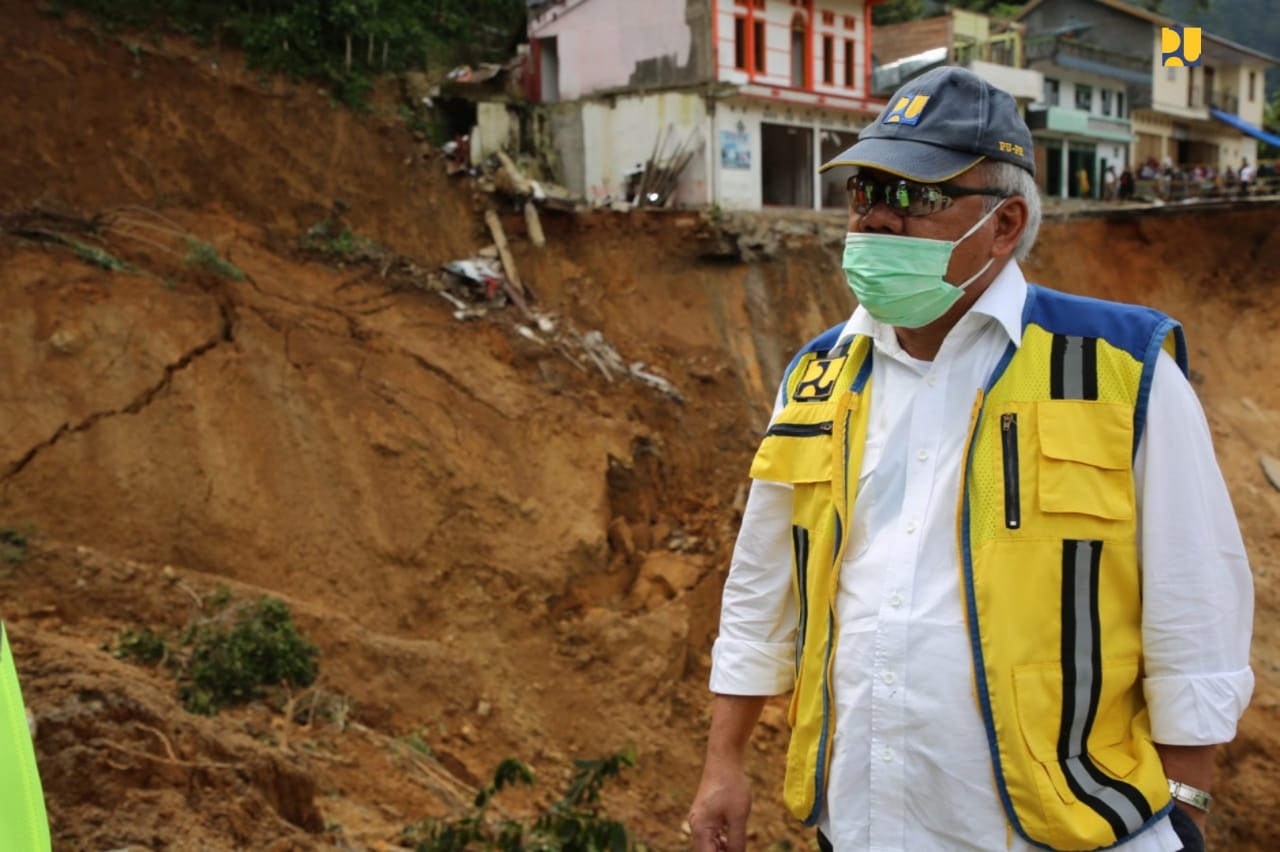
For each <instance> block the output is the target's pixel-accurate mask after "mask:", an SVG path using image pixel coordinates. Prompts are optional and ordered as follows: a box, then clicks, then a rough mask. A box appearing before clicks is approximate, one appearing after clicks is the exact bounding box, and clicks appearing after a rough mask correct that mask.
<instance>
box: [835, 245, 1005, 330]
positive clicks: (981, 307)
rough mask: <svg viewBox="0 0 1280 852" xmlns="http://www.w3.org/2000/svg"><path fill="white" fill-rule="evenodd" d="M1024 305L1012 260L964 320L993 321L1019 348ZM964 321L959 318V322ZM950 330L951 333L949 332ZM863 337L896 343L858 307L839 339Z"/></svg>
mask: <svg viewBox="0 0 1280 852" xmlns="http://www.w3.org/2000/svg"><path fill="white" fill-rule="evenodd" d="M1026 301H1027V279H1026V278H1025V277H1023V275H1022V269H1021V267H1019V266H1018V262H1017V261H1016V260H1010V261H1009V262H1008V263H1006V264H1005V266H1004V269H1002V270H1000V274H999V275H997V276H996V277H995V280H994V281H992V282H991V286H989V287H987V289H986V292H984V293H983V294H982V295H981V296H979V297H978V301H976V302H974V303H973V305H972V306H971V307H970V308H969V311H968V313H967V314H966V315H965V316H969V315H972V314H977V315H981V316H986V317H990V318H992V319H994V320H995V321H996V322H997V323H999V324H1000V327H1001V328H1003V329H1004V331H1005V334H1007V335H1008V336H1009V340H1011V341H1013V344H1014V345H1015V346H1021V345H1022V309H1023V306H1024V305H1025V304H1026ZM963 319H964V317H961V320H963ZM953 330H954V329H953ZM857 334H863V335H867V336H869V337H871V338H873V339H876V340H880V341H882V342H886V341H888V340H896V338H895V335H894V334H893V329H892V328H891V327H890V326H887V325H884V324H883V323H879V322H876V320H874V319H872V317H871V314H869V313H867V309H866V308H864V307H862V305H858V307H857V308H856V309H855V310H854V312H853V316H851V317H849V321H848V322H846V323H845V324H844V328H843V329H842V330H841V331H840V339H841V340H844V339H845V338H847V337H851V336H853V335H857Z"/></svg>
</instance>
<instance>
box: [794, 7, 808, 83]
mask: <svg viewBox="0 0 1280 852" xmlns="http://www.w3.org/2000/svg"><path fill="white" fill-rule="evenodd" d="M791 85H793V86H795V87H796V88H797V89H807V88H809V39H808V38H807V37H806V34H805V22H804V15H796V16H795V17H794V18H792V19H791Z"/></svg>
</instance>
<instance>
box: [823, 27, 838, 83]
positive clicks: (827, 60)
mask: <svg viewBox="0 0 1280 852" xmlns="http://www.w3.org/2000/svg"><path fill="white" fill-rule="evenodd" d="M835 81H836V40H835V39H834V38H832V37H831V36H829V35H824V36H823V37H822V82H824V83H826V84H827V85H828V86H830V85H831V84H832V83H834V82H835Z"/></svg>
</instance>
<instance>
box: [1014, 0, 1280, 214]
mask: <svg viewBox="0 0 1280 852" xmlns="http://www.w3.org/2000/svg"><path fill="white" fill-rule="evenodd" d="M1016 18H1017V20H1019V21H1021V22H1022V23H1023V24H1025V25H1026V51H1027V59H1028V63H1029V65H1030V66H1031V67H1032V68H1035V69H1037V70H1040V71H1041V72H1042V73H1043V74H1044V78H1045V81H1044V97H1043V98H1042V100H1041V102H1040V103H1039V104H1036V105H1034V106H1033V107H1032V109H1031V110H1029V111H1028V123H1029V124H1030V125H1031V128H1032V135H1033V137H1034V139H1035V141H1036V147H1037V158H1038V163H1037V171H1038V173H1039V174H1040V176H1041V177H1040V179H1041V181H1042V188H1044V190H1045V191H1046V192H1047V193H1048V194H1050V195H1061V196H1066V195H1077V194H1080V191H1081V182H1080V181H1079V180H1078V175H1079V174H1080V172H1081V171H1082V170H1083V171H1084V172H1085V175H1086V177H1087V179H1088V181H1087V182H1088V185H1089V194H1094V193H1096V190H1097V187H1098V186H1099V185H1100V183H1101V180H1102V176H1103V174H1104V172H1105V170H1106V168H1107V166H1109V165H1115V166H1116V167H1117V170H1123V169H1124V168H1125V167H1131V168H1138V167H1140V166H1141V165H1142V164H1143V163H1145V162H1147V161H1149V160H1154V161H1155V162H1156V163H1157V164H1160V165H1163V164H1164V163H1165V162H1166V161H1171V162H1173V163H1174V164H1175V165H1178V166H1195V165H1206V166H1212V167H1214V168H1226V167H1227V166H1233V167H1237V168H1238V167H1239V165H1240V162H1241V160H1243V159H1248V160H1249V161H1250V162H1256V160H1257V139H1258V138H1266V137H1267V133H1266V131H1265V130H1263V129H1262V128H1261V126H1260V125H1261V123H1262V110H1263V105H1264V104H1265V102H1266V99H1265V93H1264V91H1263V75H1264V73H1265V72H1266V70H1267V68H1269V67H1271V66H1273V65H1276V64H1280V60H1277V59H1275V58H1274V57H1271V56H1267V55H1266V54H1264V53H1260V52H1258V51H1256V50H1251V49H1249V48H1246V47H1243V46H1241V45H1238V44H1235V43H1233V42H1230V41H1227V40H1226V39H1223V38H1219V37H1217V36H1213V35H1211V34H1209V33H1204V32H1202V33H1201V38H1200V49H1199V54H1198V55H1197V56H1188V57H1187V58H1188V60H1190V61H1191V62H1198V63H1199V64H1197V65H1184V66H1181V67H1176V66H1175V67H1164V65H1163V64H1162V59H1163V41H1162V35H1163V31H1164V30H1165V29H1166V28H1170V27H1173V26H1174V25H1175V24H1176V22H1175V21H1173V20H1171V19H1169V18H1166V17H1163V16H1161V15H1156V14H1154V13H1151V12H1148V11H1146V10H1144V9H1140V8H1137V7H1136V6H1130V5H1128V4H1127V3H1124V2H1121V0H1032V2H1031V3H1029V4H1027V5H1026V6H1024V7H1023V8H1022V9H1021V10H1020V11H1019V13H1018V15H1017V16H1016Z"/></svg>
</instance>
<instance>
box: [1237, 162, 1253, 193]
mask: <svg viewBox="0 0 1280 852" xmlns="http://www.w3.org/2000/svg"><path fill="white" fill-rule="evenodd" d="M1254 172H1255V169H1254V168H1253V166H1251V165H1249V160H1248V158H1246V159H1243V160H1241V161H1240V196H1241V197H1242V198H1243V197H1244V196H1246V195H1248V194H1249V187H1250V186H1252V185H1253V176H1254Z"/></svg>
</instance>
